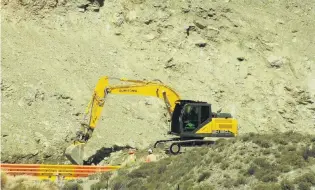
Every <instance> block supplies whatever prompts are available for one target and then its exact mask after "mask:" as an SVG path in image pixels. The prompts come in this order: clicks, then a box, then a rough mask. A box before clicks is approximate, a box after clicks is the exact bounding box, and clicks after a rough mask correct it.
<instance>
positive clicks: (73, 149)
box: [65, 143, 85, 165]
mask: <svg viewBox="0 0 315 190" xmlns="http://www.w3.org/2000/svg"><path fill="white" fill-rule="evenodd" d="M84 145H85V143H79V144H72V145H70V146H69V147H68V148H67V149H66V151H65V155H66V157H67V159H68V160H70V162H71V163H72V164H76V165H83V156H84Z"/></svg>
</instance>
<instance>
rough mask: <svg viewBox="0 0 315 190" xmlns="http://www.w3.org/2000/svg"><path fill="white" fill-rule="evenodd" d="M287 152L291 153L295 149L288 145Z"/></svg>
mask: <svg viewBox="0 0 315 190" xmlns="http://www.w3.org/2000/svg"><path fill="white" fill-rule="evenodd" d="M287 150H288V151H289V152H293V151H296V147H295V146H293V145H289V146H287Z"/></svg>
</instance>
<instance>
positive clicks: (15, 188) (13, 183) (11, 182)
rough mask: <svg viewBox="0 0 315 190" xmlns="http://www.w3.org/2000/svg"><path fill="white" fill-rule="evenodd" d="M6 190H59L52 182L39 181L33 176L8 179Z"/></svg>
mask: <svg viewBox="0 0 315 190" xmlns="http://www.w3.org/2000/svg"><path fill="white" fill-rule="evenodd" d="M6 190H59V188H58V186H57V184H55V183H53V182H51V181H43V180H38V179H37V178H35V177H31V176H16V177H8V183H7V186H6Z"/></svg>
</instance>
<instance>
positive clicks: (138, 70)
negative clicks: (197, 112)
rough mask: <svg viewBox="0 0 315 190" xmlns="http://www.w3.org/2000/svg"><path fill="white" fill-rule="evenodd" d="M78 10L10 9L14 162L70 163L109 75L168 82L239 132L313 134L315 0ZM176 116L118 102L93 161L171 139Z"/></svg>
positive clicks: (5, 116) (9, 152) (8, 5)
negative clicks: (232, 120) (171, 119)
mask: <svg viewBox="0 0 315 190" xmlns="http://www.w3.org/2000/svg"><path fill="white" fill-rule="evenodd" d="M76 5H77V4H76V3H75V2H74V1H66V0H63V1H52V0H47V1H26V0H22V1H21V0H19V1H17V0H11V1H9V0H4V1H2V2H1V6H2V10H1V11H2V36H1V42H2V57H1V58H2V81H1V91H2V112H1V118H2V120H1V126H2V130H1V135H2V138H1V149H2V152H1V157H2V160H3V162H24V163H25V162H32V163H35V162H46V163H47V162H54V163H56V162H63V159H64V157H63V151H64V149H65V147H66V146H68V144H69V143H70V138H71V137H72V136H73V135H74V133H75V131H76V129H77V128H78V127H79V122H80V120H81V119H82V113H83V111H84V109H85V106H86V105H87V103H88V101H89V99H90V97H91V95H92V91H93V88H94V86H95V84H96V82H97V80H98V78H99V77H101V76H104V75H107V76H112V77H126V78H131V79H149V80H153V79H159V80H161V81H163V82H164V83H166V84H168V85H170V86H172V87H173V88H174V89H176V91H177V92H178V93H179V94H180V95H181V96H182V98H184V99H193V100H202V101H208V102H211V103H212V105H213V109H214V110H217V109H219V108H221V107H222V108H223V111H226V112H231V113H232V114H233V115H234V116H235V117H236V118H237V119H238V120H239V123H240V127H239V131H240V134H245V133H248V132H259V133H265V132H283V131H287V130H294V131H301V132H305V133H314V131H315V130H314V129H315V118H314V115H315V103H314V101H315V54H314V52H315V21H314V18H315V10H314V5H315V2H314V1H312V0H306V1H296V0H288V1H285V0H278V1H274V2H270V1H263V2H256V1H233V0H227V1H202V0H198V1H193V2H192V1H169V0H163V1H153V0H122V1H112V0H109V1H105V2H104V5H103V6H102V7H101V9H100V12H90V11H88V12H85V13H82V12H79V11H77V9H76ZM166 114H167V111H166V110H165V109H164V105H163V102H161V101H160V100H157V99H155V98H149V97H148V98H144V97H129V96H128V97H126V96H111V97H109V98H108V101H107V102H106V105H105V108H104V111H103V115H102V118H101V120H100V122H99V125H98V128H97V129H96V131H95V133H94V136H93V138H92V139H91V141H90V142H89V145H88V149H89V151H88V152H87V156H90V155H91V154H93V153H94V152H95V151H96V150H97V149H100V148H101V147H110V146H112V145H113V144H121V145H125V144H131V145H134V146H137V147H145V146H147V145H149V144H150V143H152V142H154V141H155V140H157V139H161V138H162V139H164V138H166V135H165V134H166V132H167V130H168V125H167V122H166V118H165V115H166ZM122 118H123V119H122ZM17 140H19V142H17Z"/></svg>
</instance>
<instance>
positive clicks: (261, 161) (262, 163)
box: [253, 158, 272, 169]
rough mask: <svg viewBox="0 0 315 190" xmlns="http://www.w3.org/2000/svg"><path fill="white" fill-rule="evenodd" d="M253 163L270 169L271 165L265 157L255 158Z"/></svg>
mask: <svg viewBox="0 0 315 190" xmlns="http://www.w3.org/2000/svg"><path fill="white" fill-rule="evenodd" d="M253 163H254V164H256V165H257V166H259V167H263V168H265V169H270V168H271V167H272V166H271V164H270V163H269V162H268V161H267V160H266V159H265V158H255V159H254V161H253Z"/></svg>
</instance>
